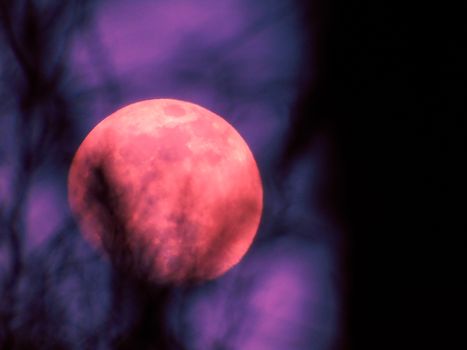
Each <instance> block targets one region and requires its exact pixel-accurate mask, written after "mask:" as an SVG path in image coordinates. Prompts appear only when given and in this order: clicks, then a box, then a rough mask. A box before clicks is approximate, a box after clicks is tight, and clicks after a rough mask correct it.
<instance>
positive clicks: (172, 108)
mask: <svg viewBox="0 0 467 350" xmlns="http://www.w3.org/2000/svg"><path fill="white" fill-rule="evenodd" d="M164 112H165V114H167V115H171V116H173V117H181V116H183V115H185V114H186V112H185V109H184V108H183V107H181V106H179V105H176V104H172V105H168V106H165V107H164Z"/></svg>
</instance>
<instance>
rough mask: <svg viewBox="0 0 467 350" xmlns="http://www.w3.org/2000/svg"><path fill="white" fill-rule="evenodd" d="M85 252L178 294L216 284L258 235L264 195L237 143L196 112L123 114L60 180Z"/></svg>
mask: <svg viewBox="0 0 467 350" xmlns="http://www.w3.org/2000/svg"><path fill="white" fill-rule="evenodd" d="M68 197H69V203H70V208H71V210H72V213H73V215H74V217H75V218H76V220H77V223H78V225H79V228H80V231H81V232H82V234H83V236H84V237H85V238H86V240H88V241H89V242H90V243H91V245H92V246H94V247H95V248H97V249H98V250H100V251H101V252H103V253H104V255H105V256H107V257H109V258H110V259H111V260H112V261H113V262H114V263H115V264H117V265H118V266H119V267H120V268H123V269H125V271H127V272H128V273H130V274H133V275H136V276H139V277H141V276H143V278H144V279H147V280H149V281H151V282H157V283H163V284H180V283H185V282H194V281H195V282H198V281H205V280H211V279H214V278H216V277H219V276H221V275H222V274H224V273H225V272H226V271H228V270H229V269H230V268H232V267H233V266H234V265H236V264H237V263H238V262H239V261H240V259H241V258H242V257H243V256H244V255H245V253H246V252H247V250H248V249H249V247H250V246H251V244H252V241H253V239H254V237H255V235H256V232H257V230H258V226H259V223H260V219H261V213H262V208H263V189H262V184H261V177H260V173H259V170H258V166H257V164H256V161H255V159H254V157H253V154H252V152H251V151H250V149H249V147H248V145H247V144H246V142H245V141H244V140H243V138H242V137H241V136H240V134H239V133H238V132H237V131H236V130H235V129H234V128H233V127H232V126H231V125H230V124H229V123H228V122H226V121H225V120H224V119H223V118H221V117H220V116H218V115H216V114H214V113H213V112H210V111H209V110H207V109H205V108H203V107H200V106H198V105H196V104H193V103H189V102H184V101H178V100H172V99H154V100H146V101H141V102H137V103H134V104H131V105H128V106H126V107H124V108H122V109H120V110H118V111H116V112H115V113H113V114H111V115H110V116H108V117H107V118H105V119H104V120H102V121H101V122H100V123H99V124H98V125H97V126H96V127H95V128H94V129H93V130H91V132H90V133H89V134H88V135H87V136H86V138H85V139H84V141H83V142H82V144H81V145H80V147H79V148H78V150H77V152H76V154H75V157H74V159H73V161H72V164H71V167H70V172H69V178H68Z"/></svg>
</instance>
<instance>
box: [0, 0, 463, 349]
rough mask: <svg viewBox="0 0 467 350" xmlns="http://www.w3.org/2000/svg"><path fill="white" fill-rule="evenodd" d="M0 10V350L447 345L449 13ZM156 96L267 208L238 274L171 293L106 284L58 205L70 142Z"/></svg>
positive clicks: (455, 98)
mask: <svg viewBox="0 0 467 350" xmlns="http://www.w3.org/2000/svg"><path fill="white" fill-rule="evenodd" d="M0 4H1V7H0V10H1V14H2V15H1V17H0V20H1V24H2V27H1V38H0V52H1V53H0V65H1V70H0V74H1V75H0V79H1V80H0V97H1V100H2V101H3V102H2V103H1V104H0V118H1V119H0V123H1V124H0V125H1V128H0V136H1V141H0V203H1V206H0V214H1V220H2V221H1V225H2V226H1V236H0V287H1V289H0V296H1V299H0V300H1V301H0V348H2V346H3V347H4V348H14V349H23V348H25V349H26V348H27V349H31V348H38V349H88V348H89V349H107V348H115V349H117V348H118V349H134V348H135V347H136V348H141V349H143V348H151V346H153V345H154V344H157V346H158V348H160V349H164V348H165V349H184V348H187V349H206V348H212V349H227V348H228V349H230V348H232V349H254V350H259V349H268V350H273V349H286V348H287V349H323V350H324V349H336V350H337V349H358V350H360V349H367V348H368V349H384V348H390V349H405V348H407V349H418V348H422V347H423V346H422V345H421V344H422V343H425V342H427V343H428V344H431V343H434V342H436V343H437V344H439V348H459V346H458V345H456V346H453V345H451V344H455V343H456V340H457V338H456V337H455V335H456V334H459V331H460V329H459V324H458V323H455V322H454V321H453V316H452V314H451V313H452V312H460V311H457V310H460V300H461V297H462V298H464V297H465V289H462V288H461V286H460V282H461V281H462V279H464V278H465V273H460V271H459V270H460V266H462V261H461V257H462V256H463V255H464V252H463V251H462V247H463V245H461V244H460V237H461V233H463V232H464V231H465V222H464V221H463V220H461V219H462V214H463V209H464V206H463V205H459V204H456V203H459V202H460V203H462V200H463V198H464V197H465V196H464V195H463V193H464V192H463V190H464V185H463V182H464V181H465V178H466V177H465V171H463V170H461V168H462V167H461V164H462V163H464V162H465V160H464V158H465V155H464V153H465V152H464V150H465V139H466V136H465V135H466V128H465V124H466V122H465V115H466V111H465V95H466V80H465V68H464V66H465V62H467V61H466V59H465V56H463V55H461V51H462V50H461V48H462V47H463V46H465V44H464V41H465V37H466V31H465V28H462V27H461V24H463V22H465V21H464V18H463V15H464V14H465V8H461V7H462V5H460V4H459V5H457V8H456V6H452V7H451V6H448V5H447V4H441V3H439V4H435V5H428V4H427V3H424V4H420V5H418V4H408V3H407V2H403V1H379V0H376V1H363V0H356V1H344V0H329V1H325V0H315V1H312V2H308V1H298V0H296V1H291V0H290V1H285V0H284V1H272V0H270V1H261V2H257V1H256V2H255V1H247V0H241V1H233V0H232V1H224V2H219V1H217V2H216V1H208V0H203V1H201V0H200V1H198V2H194V1H191V2H190V1H182V0H178V1H172V2H168V1H162V0H161V1H148V0H139V1H135V2H129V1H125V0H119V1H115V2H109V1H102V2H99V1H69V2H63V3H62V2H58V1H52V0H49V1H46V0H41V1H33V0H24V1H8V0H0ZM59 4H62V6H59ZM464 7H465V6H464ZM168 96H170V97H173V98H180V99H187V100H190V101H193V102H196V103H199V104H202V105H204V106H205V107H207V108H210V109H212V110H213V111H215V112H216V113H218V114H220V115H222V116H224V117H225V118H226V119H227V120H229V122H231V123H232V124H233V125H234V126H235V127H236V128H237V129H238V131H239V132H240V133H241V134H242V135H243V136H244V138H245V139H246V141H247V142H248V143H249V144H250V147H251V148H252V151H253V153H254V154H255V156H256V158H257V161H258V163H259V167H260V170H261V173H262V177H263V184H264V187H265V193H266V194H265V212H264V216H263V222H262V224H261V229H260V231H259V233H258V239H257V241H255V244H254V245H253V247H252V250H251V253H250V254H248V255H247V257H246V258H245V259H244V261H243V262H242V263H241V264H240V265H239V266H238V268H236V269H234V270H233V271H232V273H230V274H228V275H226V276H225V277H222V278H221V279H219V280H218V281H214V282H212V283H208V284H206V285H203V286H200V287H195V288H191V287H190V288H186V289H184V288H181V289H175V290H174V289H167V288H159V287H154V286H147V285H145V284H144V283H142V282H141V281H136V282H135V281H133V280H131V279H127V278H124V276H122V275H121V274H119V272H118V271H114V270H113V269H112V268H111V267H110V266H109V265H108V264H107V263H106V262H103V261H102V260H101V259H100V258H99V257H98V256H97V255H96V254H95V253H94V252H92V251H91V250H90V249H89V247H88V246H87V245H86V244H85V242H84V241H83V240H82V239H81V238H80V236H79V235H78V234H77V230H76V228H75V226H74V224H73V222H72V221H70V220H68V219H67V218H68V215H69V214H68V209H67V204H66V175H67V171H68V166H69V163H70V161H71V157H72V155H73V152H74V151H75V150H76V147H77V146H78V145H79V143H80V142H81V140H82V138H83V137H84V136H85V135H86V133H87V132H88V131H89V130H90V129H91V128H92V127H93V126H94V125H95V124H96V123H97V122H98V121H99V120H101V119H102V118H104V117H105V116H106V115H108V114H109V113H111V112H112V111H114V110H116V109H117V108H119V107H121V106H123V105H126V104H128V103H131V102H134V101H136V100H140V99H146V98H157V97H168ZM456 199H457V200H456ZM464 216H465V215H464ZM12 305H14V307H12ZM39 320H40V321H39ZM90 320H91V321H90ZM444 328H447V330H448V331H449V333H446V335H444V334H445V333H444V332H442V331H443V330H444ZM154 329H156V330H157V332H156V333H157V334H154V333H155V331H154ZM32 344H34V345H32ZM151 344H152V345H151Z"/></svg>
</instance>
